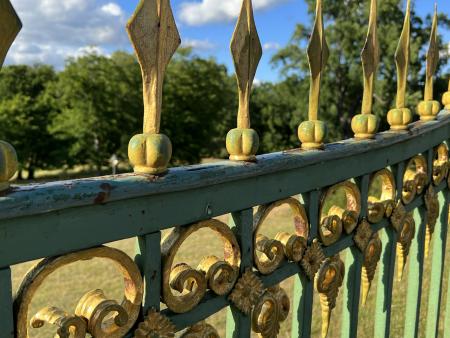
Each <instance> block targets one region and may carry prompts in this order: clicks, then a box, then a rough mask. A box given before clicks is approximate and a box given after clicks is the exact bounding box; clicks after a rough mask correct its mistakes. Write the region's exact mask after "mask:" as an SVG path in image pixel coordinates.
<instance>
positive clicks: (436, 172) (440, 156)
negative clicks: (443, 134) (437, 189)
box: [433, 143, 449, 186]
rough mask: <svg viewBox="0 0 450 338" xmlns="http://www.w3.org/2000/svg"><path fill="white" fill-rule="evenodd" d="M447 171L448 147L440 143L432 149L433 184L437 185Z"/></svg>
mask: <svg viewBox="0 0 450 338" xmlns="http://www.w3.org/2000/svg"><path fill="white" fill-rule="evenodd" d="M448 171H449V162H448V147H447V145H446V144H445V143H442V144H440V145H439V146H437V147H436V148H435V149H434V160H433V184H434V185H436V186H437V185H439V184H440V183H441V182H442V181H444V180H445V178H446V177H447V175H448Z"/></svg>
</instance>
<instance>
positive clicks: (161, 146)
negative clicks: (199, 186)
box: [127, 0, 181, 174]
mask: <svg viewBox="0 0 450 338" xmlns="http://www.w3.org/2000/svg"><path fill="white" fill-rule="evenodd" d="M127 31H128V35H129V37H130V40H131V42H132V44H133V47H134V50H135V53H136V56H137V58H138V61H139V64H140V66H141V72H142V83H143V99H144V126H143V134H139V135H136V136H134V137H133V138H132V139H131V140H130V143H129V146H128V156H129V159H130V162H131V164H132V165H133V168H134V171H135V172H137V173H141V174H162V173H165V172H166V171H167V166H168V163H169V161H170V158H171V156H172V144H171V142H170V140H169V138H168V137H167V136H165V135H164V134H160V125H161V105H162V95H163V82H164V74H165V71H166V68H167V65H168V64H169V62H170V59H171V58H172V56H173V54H174V53H175V51H176V50H177V48H178V46H179V45H180V43H181V40H180V35H179V33H178V29H177V26H176V23H175V19H174V17H173V13H172V9H171V7H170V0H140V2H139V4H138V6H137V8H136V11H135V12H134V14H133V16H132V17H131V19H130V20H129V22H128V24H127Z"/></svg>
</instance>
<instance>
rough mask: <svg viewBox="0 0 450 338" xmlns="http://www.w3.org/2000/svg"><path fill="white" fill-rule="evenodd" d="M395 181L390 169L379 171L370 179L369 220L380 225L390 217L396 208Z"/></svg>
mask: <svg viewBox="0 0 450 338" xmlns="http://www.w3.org/2000/svg"><path fill="white" fill-rule="evenodd" d="M394 199H395V179H394V175H392V172H391V171H390V170H388V169H382V170H380V171H377V172H376V173H375V174H373V176H372V177H371V179H370V184H369V198H368V213H367V219H368V220H369V222H370V223H378V222H380V221H381V220H382V219H383V218H384V217H390V216H391V214H392V211H393V210H394V207H395V202H394Z"/></svg>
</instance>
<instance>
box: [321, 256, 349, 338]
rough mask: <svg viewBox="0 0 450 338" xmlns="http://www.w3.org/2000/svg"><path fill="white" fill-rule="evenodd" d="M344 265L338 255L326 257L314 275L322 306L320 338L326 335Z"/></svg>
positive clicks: (342, 277) (341, 280)
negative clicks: (315, 275)
mask: <svg viewBox="0 0 450 338" xmlns="http://www.w3.org/2000/svg"><path fill="white" fill-rule="evenodd" d="M344 275H345V265H344V262H343V261H342V260H341V259H340V257H339V255H335V256H333V257H330V258H327V259H326V260H325V262H324V263H323V264H322V266H321V267H320V270H319V272H318V274H317V277H316V288H317V291H318V292H319V295H320V305H321V308H322V338H325V337H327V335H328V327H329V325H330V319H331V311H332V310H333V309H334V308H335V307H336V299H337V296H338V294H339V288H340V287H341V286H342V283H343V282H344Z"/></svg>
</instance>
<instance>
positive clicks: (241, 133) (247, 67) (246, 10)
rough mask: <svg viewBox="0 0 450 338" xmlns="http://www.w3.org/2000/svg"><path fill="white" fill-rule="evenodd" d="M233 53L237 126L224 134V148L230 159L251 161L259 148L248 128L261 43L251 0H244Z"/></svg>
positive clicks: (232, 41) (254, 133) (256, 140)
mask: <svg viewBox="0 0 450 338" xmlns="http://www.w3.org/2000/svg"><path fill="white" fill-rule="evenodd" d="M231 54H232V57H233V62H234V67H235V70H236V78H237V84H238V90H239V110H238V114H237V128H236V129H232V130H230V131H229V132H228V135H227V141H226V145H227V150H228V153H229V154H230V159H231V160H236V161H254V160H255V159H256V157H255V155H256V152H257V151H258V148H259V137H258V134H257V133H256V131H254V130H253V129H250V94H251V90H252V85H253V80H254V78H255V75H256V69H257V68H258V64H259V61H260V60H261V57H262V46H261V42H260V40H259V36H258V32H257V30H256V24H255V19H254V16H253V7H252V1H251V0H243V2H242V8H241V12H240V14H239V17H238V21H237V24H236V28H235V30H234V33H233V37H232V40H231Z"/></svg>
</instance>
